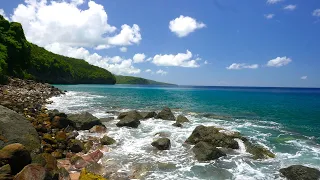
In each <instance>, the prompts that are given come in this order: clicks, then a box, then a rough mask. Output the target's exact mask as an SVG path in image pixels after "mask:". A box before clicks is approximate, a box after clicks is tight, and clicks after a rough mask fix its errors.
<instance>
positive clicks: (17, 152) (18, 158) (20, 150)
mask: <svg viewBox="0 0 320 180" xmlns="http://www.w3.org/2000/svg"><path fill="white" fill-rule="evenodd" d="M30 163H31V156H30V152H29V151H28V150H27V149H26V147H25V146H23V145H22V144H19V143H15V144H10V145H7V146H5V147H4V148H3V149H1V150H0V165H5V164H9V165H10V167H11V172H12V174H17V173H18V172H20V171H21V170H22V169H23V167H24V166H26V165H28V164H30Z"/></svg>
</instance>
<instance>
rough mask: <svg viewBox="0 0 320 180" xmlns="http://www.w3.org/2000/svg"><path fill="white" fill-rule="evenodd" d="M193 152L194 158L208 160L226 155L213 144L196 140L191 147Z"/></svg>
mask: <svg viewBox="0 0 320 180" xmlns="http://www.w3.org/2000/svg"><path fill="white" fill-rule="evenodd" d="M192 151H193V153H194V154H195V158H196V159H197V160H198V161H210V160H215V159H218V158H220V157H222V156H226V154H225V153H223V152H222V151H221V150H219V149H218V148H216V147H214V146H213V145H211V144H209V143H206V142H203V141H201V142H198V143H197V144H196V145H195V146H194V147H193V148H192Z"/></svg>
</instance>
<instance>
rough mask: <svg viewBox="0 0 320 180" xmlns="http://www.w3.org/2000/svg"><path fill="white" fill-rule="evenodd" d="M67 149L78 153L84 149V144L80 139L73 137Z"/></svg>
mask: <svg viewBox="0 0 320 180" xmlns="http://www.w3.org/2000/svg"><path fill="white" fill-rule="evenodd" d="M69 149H70V151H71V152H74V153H78V152H81V151H82V150H83V149H84V145H83V143H82V142H81V141H79V140H77V139H73V140H71V142H70V144H69Z"/></svg>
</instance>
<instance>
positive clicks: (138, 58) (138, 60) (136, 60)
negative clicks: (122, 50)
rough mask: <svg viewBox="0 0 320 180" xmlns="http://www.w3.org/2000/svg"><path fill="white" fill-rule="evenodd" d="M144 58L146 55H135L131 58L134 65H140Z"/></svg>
mask: <svg viewBox="0 0 320 180" xmlns="http://www.w3.org/2000/svg"><path fill="white" fill-rule="evenodd" d="M145 58H146V55H145V54H140V53H138V54H135V55H134V56H133V62H134V63H142V62H143V61H144V59H145Z"/></svg>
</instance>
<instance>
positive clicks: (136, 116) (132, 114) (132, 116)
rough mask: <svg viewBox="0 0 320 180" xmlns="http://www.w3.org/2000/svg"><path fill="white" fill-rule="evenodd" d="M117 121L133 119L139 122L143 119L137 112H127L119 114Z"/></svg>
mask: <svg viewBox="0 0 320 180" xmlns="http://www.w3.org/2000/svg"><path fill="white" fill-rule="evenodd" d="M118 119H120V120H121V119H134V120H141V119H143V117H142V116H141V114H140V113H139V112H138V111H129V112H123V113H120V114H119V116H118Z"/></svg>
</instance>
